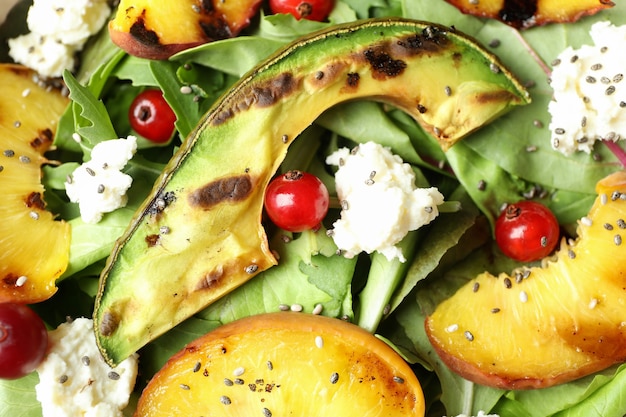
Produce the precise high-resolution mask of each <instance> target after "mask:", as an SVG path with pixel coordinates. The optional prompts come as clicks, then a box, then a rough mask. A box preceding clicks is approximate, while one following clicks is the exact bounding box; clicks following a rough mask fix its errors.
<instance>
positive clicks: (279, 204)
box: [265, 170, 330, 232]
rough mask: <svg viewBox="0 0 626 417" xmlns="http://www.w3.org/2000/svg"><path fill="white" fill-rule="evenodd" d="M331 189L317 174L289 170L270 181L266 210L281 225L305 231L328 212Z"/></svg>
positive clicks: (286, 228) (271, 218)
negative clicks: (329, 191)
mask: <svg viewBox="0 0 626 417" xmlns="http://www.w3.org/2000/svg"><path fill="white" fill-rule="evenodd" d="M329 201H330V198H329V195H328V190H327V189H326V186H325V185H324V183H323V182H322V181H321V180H320V179H319V178H317V177H316V176H315V175H312V174H309V173H307V172H302V171H296V170H294V171H289V172H287V173H286V174H283V175H280V176H278V177H276V178H275V179H274V180H272V181H271V182H270V184H269V185H268V187H267V190H266V192H265V211H266V212H267V215H268V216H269V218H270V220H271V221H272V222H273V223H274V224H275V225H276V226H278V227H280V228H281V229H285V230H288V231H290V232H302V231H303V230H308V229H314V228H316V227H318V226H319V225H320V222H321V221H322V220H323V219H324V217H325V216H326V213H328V205H329Z"/></svg>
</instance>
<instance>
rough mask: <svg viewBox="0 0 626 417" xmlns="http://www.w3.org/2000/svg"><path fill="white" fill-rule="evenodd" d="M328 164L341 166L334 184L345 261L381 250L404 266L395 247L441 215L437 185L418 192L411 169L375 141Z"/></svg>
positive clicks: (336, 235) (337, 234) (336, 228)
mask: <svg viewBox="0 0 626 417" xmlns="http://www.w3.org/2000/svg"><path fill="white" fill-rule="evenodd" d="M326 163H327V164H330V165H337V166H338V167H339V168H338V170H337V172H336V173H335V183H336V188H337V194H338V197H339V200H340V202H341V206H342V210H341V217H340V219H338V220H337V221H336V222H335V223H334V224H333V229H332V230H331V234H332V237H333V240H334V241H335V244H336V245H337V247H338V248H339V249H340V250H341V251H342V253H344V255H345V256H346V257H353V256H355V255H357V254H358V253H360V252H366V253H372V252H374V251H377V252H380V253H382V254H383V255H384V256H385V257H386V258H387V259H389V260H392V259H394V258H398V259H399V260H400V261H401V262H405V261H406V259H405V257H404V255H403V254H402V250H401V249H400V248H398V247H396V246H395V245H396V244H397V243H399V242H400V241H401V240H402V238H404V236H406V234H407V233H408V232H409V231H411V230H416V229H418V228H420V227H421V226H423V225H426V224H428V223H430V222H431V221H432V220H433V219H434V218H435V217H437V215H438V214H439V211H438V209H437V206H438V205H439V204H441V203H443V195H442V194H441V193H440V192H439V191H438V190H437V189H436V188H434V187H431V188H417V187H416V186H415V173H414V172H413V169H412V168H411V166H410V165H409V164H406V163H404V162H403V161H402V159H401V158H400V157H399V156H398V155H394V154H393V153H392V152H391V151H390V150H389V148H386V147H383V146H381V145H379V144H377V143H375V142H367V143H363V144H361V145H359V146H358V147H357V148H355V149H353V150H352V151H351V150H349V149H348V148H342V149H339V150H337V151H336V152H334V153H333V154H331V155H329V156H328V157H327V158H326Z"/></svg>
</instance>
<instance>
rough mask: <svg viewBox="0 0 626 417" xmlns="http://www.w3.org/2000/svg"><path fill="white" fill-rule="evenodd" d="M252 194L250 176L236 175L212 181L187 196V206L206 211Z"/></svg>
mask: <svg viewBox="0 0 626 417" xmlns="http://www.w3.org/2000/svg"><path fill="white" fill-rule="evenodd" d="M251 192H252V180H251V178H250V175H248V174H244V175H236V176H232V177H227V178H221V179H218V180H215V181H212V182H210V183H208V184H206V185H204V186H203V187H200V188H198V189H196V190H195V191H193V192H192V193H191V194H189V197H188V199H189V204H190V205H191V206H192V207H199V208H202V209H204V210H208V209H210V208H212V207H213V206H215V205H217V204H220V203H223V202H230V203H233V202H237V201H241V200H245V199H246V198H248V196H249V195H250V193H251Z"/></svg>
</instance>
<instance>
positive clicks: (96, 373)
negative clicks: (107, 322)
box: [35, 318, 138, 417]
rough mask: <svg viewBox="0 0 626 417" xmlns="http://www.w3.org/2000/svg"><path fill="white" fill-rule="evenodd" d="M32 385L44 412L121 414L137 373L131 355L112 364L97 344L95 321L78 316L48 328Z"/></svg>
mask: <svg viewBox="0 0 626 417" xmlns="http://www.w3.org/2000/svg"><path fill="white" fill-rule="evenodd" d="M48 340H49V351H48V354H47V356H46V358H45V359H44V361H43V362H42V363H41V365H39V368H38V369H37V373H38V374H39V383H38V384H37V385H36V386H35V391H36V394H37V400H39V402H40V403H41V408H42V412H43V417H95V416H99V417H105V416H106V417H121V416H122V415H123V414H122V410H123V409H124V408H125V407H126V406H127V405H128V401H129V398H130V393H131V392H132V391H133V388H134V386H135V381H136V378H137V369H138V359H137V355H136V354H135V355H132V356H131V357H129V358H128V359H126V360H125V361H123V362H122V363H121V364H119V365H118V366H117V367H115V368H111V367H110V366H109V365H108V364H107V363H106V362H105V361H104V360H103V359H102V356H101V354H100V351H99V350H98V347H97V345H96V339H95V335H94V331H93V321H92V320H91V319H87V318H78V319H75V320H73V321H70V322H66V323H63V324H61V325H60V326H59V327H57V328H56V329H55V330H52V331H50V332H49V337H48Z"/></svg>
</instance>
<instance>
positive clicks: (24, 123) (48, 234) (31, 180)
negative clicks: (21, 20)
mask: <svg viewBox="0 0 626 417" xmlns="http://www.w3.org/2000/svg"><path fill="white" fill-rule="evenodd" d="M34 76H35V72H34V71H32V70H30V69H28V68H26V67H23V66H20V65H13V64H1V65H0V85H2V95H1V96H0V147H1V149H0V152H1V153H0V190H1V191H2V199H0V213H2V222H0V303H2V302H19V303H34V302H38V301H43V300H45V299H48V298H50V297H51V296H52V295H53V294H54V293H55V292H56V286H55V281H56V279H57V278H58V277H60V276H61V274H62V273H63V272H64V271H65V269H66V268H67V264H68V260H69V245H70V226H69V224H68V223H65V222H62V221H56V220H55V219H54V216H53V214H52V213H50V212H49V211H47V210H46V209H45V202H44V199H43V193H44V188H43V185H42V184H41V165H42V164H45V163H47V162H48V161H47V159H46V158H45V157H44V155H43V154H44V152H46V151H47V150H48V149H49V148H50V146H51V145H52V139H53V136H54V131H55V130H56V125H57V123H58V121H59V118H60V117H61V114H62V113H63V112H64V111H65V108H66V107H67V105H68V103H69V101H68V98H67V97H65V96H63V95H62V94H61V93H60V92H59V91H58V90H54V89H52V90H49V89H48V88H46V87H44V86H41V85H39V84H38V83H37V82H36V81H35V80H34Z"/></svg>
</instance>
